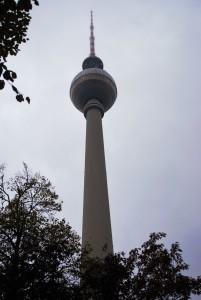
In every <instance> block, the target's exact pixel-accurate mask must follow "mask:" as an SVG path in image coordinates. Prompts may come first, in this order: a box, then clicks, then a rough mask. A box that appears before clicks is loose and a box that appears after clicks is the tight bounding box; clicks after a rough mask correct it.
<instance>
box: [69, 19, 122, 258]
mask: <svg viewBox="0 0 201 300" xmlns="http://www.w3.org/2000/svg"><path fill="white" fill-rule="evenodd" d="M90 30H91V35H90V55H89V57H87V58H86V59H85V60H84V62H83V64H82V67H83V71H81V72H80V73H78V74H77V76H75V78H74V79H73V81H72V84H71V87H70V97H71V100H72V102H73V104H74V105H75V107H76V108H77V109H78V110H80V111H81V112H82V113H84V115H85V117H86V123H87V127H86V152H85V176H84V205H83V228H82V246H83V247H86V246H87V245H89V247H90V249H91V250H92V252H91V255H92V256H97V257H100V258H103V257H104V256H106V255H107V254H109V253H113V242H112V229H111V220H110V209H109V199H108V187H107V175H106V167H105V152H104V142H103V130H102V117H103V115H104V113H105V112H106V111H107V110H109V109H110V108H111V107H112V105H113V104H114V102H115V100H116V97H117V88H116V84H115V82H114V79H113V78H112V77H111V75H109V74H108V73H107V72H106V71H105V70H103V62H102V60H101V59H100V58H99V57H97V56H95V46H94V40H95V38H94V33H93V30H94V26H93V16H92V14H91V26H90Z"/></svg>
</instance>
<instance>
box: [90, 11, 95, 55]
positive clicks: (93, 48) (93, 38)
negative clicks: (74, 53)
mask: <svg viewBox="0 0 201 300" xmlns="http://www.w3.org/2000/svg"><path fill="white" fill-rule="evenodd" d="M90 14H91V25H90V56H95V37H94V24H93V10H91V12H90Z"/></svg>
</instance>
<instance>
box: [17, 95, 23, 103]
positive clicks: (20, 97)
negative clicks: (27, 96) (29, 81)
mask: <svg viewBox="0 0 201 300" xmlns="http://www.w3.org/2000/svg"><path fill="white" fill-rule="evenodd" d="M16 99H17V101H18V102H22V101H24V97H23V96H22V95H21V94H18V95H17V96H16Z"/></svg>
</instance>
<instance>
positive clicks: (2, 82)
mask: <svg viewBox="0 0 201 300" xmlns="http://www.w3.org/2000/svg"><path fill="white" fill-rule="evenodd" d="M4 86H5V81H4V80H3V79H2V80H0V90H3V88H4Z"/></svg>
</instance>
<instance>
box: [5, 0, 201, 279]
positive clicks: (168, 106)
mask: <svg viewBox="0 0 201 300" xmlns="http://www.w3.org/2000/svg"><path fill="white" fill-rule="evenodd" d="M91 9H93V10H94V23H95V44H96V45H95V47H96V54H97V56H100V57H101V59H102V60H103V62H104V66H105V70H107V71H108V72H109V73H110V74H111V75H112V76H113V78H114V79H115V81H116V84H117V88H118V98H117V101H116V103H115V105H114V106H113V107H112V109H111V110H110V111H109V112H107V113H106V115H105V116H104V119H103V127H104V138H105V151H106V164H107V175H108V185H109V196H110V208H111V219H112V229H113V239H114V248H115V250H116V251H120V250H125V251H128V250H130V249H131V248H133V247H137V246H140V245H141V243H142V242H144V241H145V240H146V239H147V238H148V235H149V233H151V232H154V231H155V232H158V231H163V232H166V233H167V234H168V238H167V239H166V242H167V245H168V244H169V243H171V242H174V241H179V242H180V243H181V247H182V249H183V251H184V258H185V260H186V261H187V262H188V263H189V264H190V265H191V272H190V273H191V274H193V275H198V274H201V230H200V229H201V217H200V215H201V197H200V196H201V138H200V136H201V102H200V95H201V82H200V79H201V58H200V54H201V1H200V0H181V1H179V0H169V1H162V0H158V1H157V0H130V1H129V0H125V1H117V0H116V1H113V0H110V1H105V0H102V1H97V0H96V1H95V0H93V1H92V0H91V1H89V0H85V1H82V0H77V1H76V0H74V1H64V0H60V1H53V0H49V1H42V0H41V1H40V6H39V7H35V8H34V10H33V12H32V16H33V19H32V22H31V26H30V29H29V37H30V41H29V42H28V43H27V44H26V45H23V46H22V47H21V50H22V51H21V52H20V53H19V55H18V56H17V57H15V58H10V59H9V60H8V63H9V66H10V68H11V69H13V70H16V71H17V74H18V80H17V81H16V86H17V87H18V89H19V90H21V91H22V92H23V93H24V94H25V95H29V96H30V98H31V104H30V105H28V104H27V103H18V102H16V101H15V98H14V93H13V92H12V91H11V89H10V87H9V86H7V87H6V88H5V89H4V90H3V91H1V109H0V128H1V148H0V153H1V162H5V163H6V165H7V169H8V174H9V175H11V174H14V173H16V172H17V171H18V170H19V169H21V168H22V161H25V162H26V163H27V164H28V165H29V167H30V168H31V169H32V170H33V171H40V172H41V174H43V175H45V176H47V177H48V178H50V180H51V181H52V183H53V185H54V186H55V187H56V191H57V193H58V194H59V196H60V198H61V199H62V200H63V201H64V204H63V216H65V218H66V219H67V220H68V221H69V223H70V224H71V225H72V227H73V228H74V229H75V230H76V231H77V232H78V233H79V234H80V233H81V223H82V205H83V175H84V147H85V119H84V117H83V115H82V114H81V113H80V112H79V111H78V110H76V109H75V108H74V107H73V105H72V103H71V101H70V97H69V88H70V84H71V81H72V79H73V77H74V76H75V75H76V74H77V73H78V72H79V71H80V70H81V64H82V62H83V60H84V58H85V57H87V56H88V54H89V22H90V20H89V12H90V10H91Z"/></svg>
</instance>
